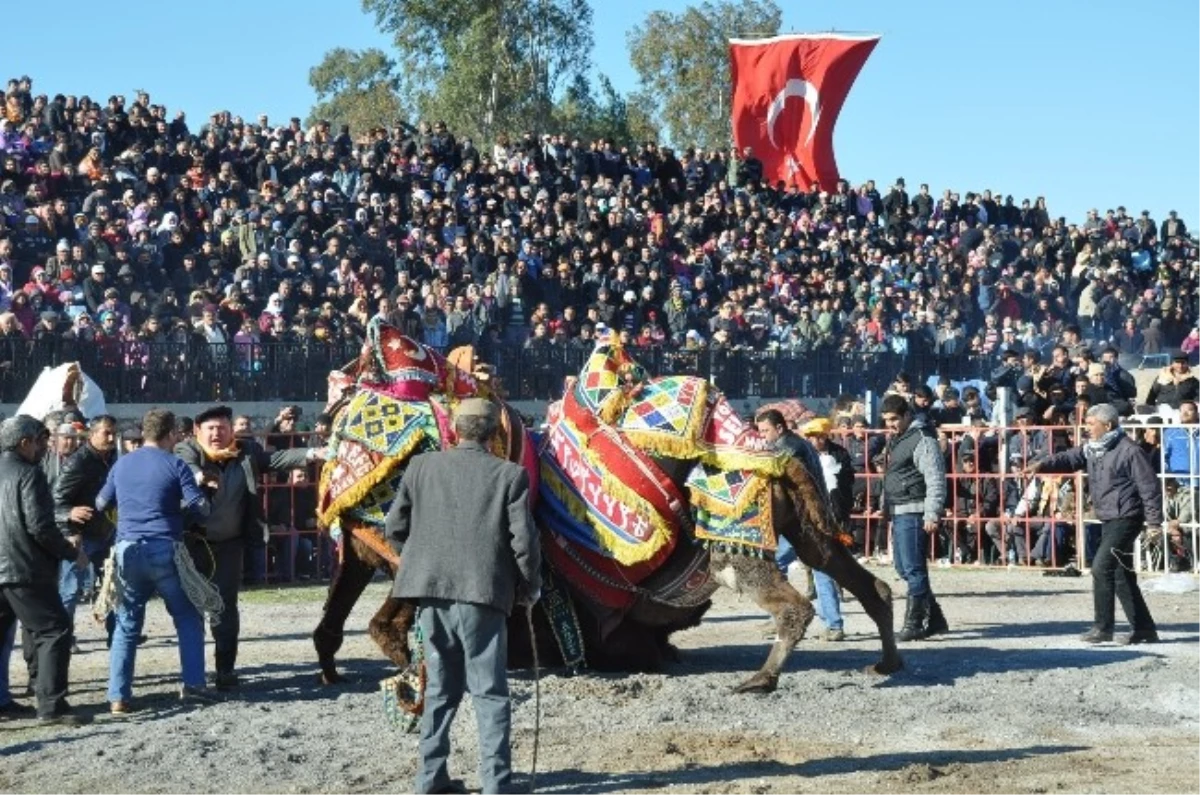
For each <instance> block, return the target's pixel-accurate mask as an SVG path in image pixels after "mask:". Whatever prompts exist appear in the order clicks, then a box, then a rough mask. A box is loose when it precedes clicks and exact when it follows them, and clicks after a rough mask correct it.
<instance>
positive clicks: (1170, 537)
mask: <svg viewBox="0 0 1200 795" xmlns="http://www.w3.org/2000/svg"><path fill="white" fill-rule="evenodd" d="M1171 435H1175V436H1176V437H1177V438H1175V439H1171V438H1170V437H1171ZM1163 437H1164V438H1163V439H1161V440H1160V441H1162V442H1168V441H1170V444H1172V445H1173V446H1174V447H1175V448H1177V449H1176V458H1177V459H1178V457H1179V452H1180V451H1182V453H1183V454H1184V455H1185V456H1186V462H1187V463H1186V464H1180V462H1179V461H1178V460H1175V461H1174V463H1172V462H1171V461H1170V460H1168V458H1167V455H1166V448H1167V445H1166V444H1163V446H1162V448H1161V449H1162V452H1161V453H1159V456H1160V467H1159V469H1160V472H1161V473H1162V474H1161V475H1160V483H1161V487H1162V489H1163V497H1164V507H1165V508H1166V514H1167V515H1166V519H1167V521H1166V522H1165V523H1164V527H1163V529H1162V532H1161V533H1160V534H1158V535H1157V536H1156V535H1154V534H1151V533H1146V534H1143V538H1141V539H1139V542H1138V544H1137V548H1136V551H1137V554H1136V565H1137V567H1138V569H1140V570H1150V571H1158V572H1167V571H1171V570H1188V571H1192V572H1193V573H1195V572H1198V571H1200V560H1198V556H1197V554H1196V552H1197V548H1198V546H1200V426H1196V425H1167V426H1165V428H1164V429H1163ZM938 438H939V442H940V444H941V445H942V447H943V452H944V455H945V458H946V462H947V466H946V478H947V484H946V507H945V513H944V514H943V516H942V519H941V521H940V523H939V525H940V526H939V529H938V532H936V533H932V534H930V538H929V548H928V556H929V559H930V560H931V561H933V562H935V563H936V564H938V565H943V566H959V565H972V566H991V565H999V566H1005V565H1013V566H1017V567H1028V568H1032V569H1047V570H1054V569H1059V570H1061V569H1063V568H1066V567H1067V566H1074V567H1075V568H1077V569H1079V570H1086V569H1087V568H1088V567H1090V565H1091V559H1092V554H1093V552H1094V550H1095V547H1096V544H1097V543H1098V541H1099V537H1100V523H1099V521H1098V520H1097V519H1096V518H1095V515H1094V514H1093V512H1092V509H1091V501H1090V498H1089V495H1088V490H1087V479H1086V478H1085V477H1084V476H1083V475H1082V474H1070V475H1062V474H1059V475H1051V474H1038V475H1033V476H1029V475H1024V474H1022V469H1023V464H1024V462H1025V461H1027V460H1033V459H1036V458H1041V457H1043V456H1045V455H1048V454H1050V453H1054V452H1059V451H1061V450H1062V449H1064V448H1065V447H1068V446H1073V445H1076V444H1079V443H1080V442H1081V441H1083V440H1084V436H1083V434H1082V429H1081V428H1077V427H1064V426H1054V427H1033V426H1009V427H1003V428H993V427H960V426H954V427H946V428H942V429H940V430H939V432H938ZM834 439H835V440H836V441H838V442H839V443H841V444H842V445H843V446H845V447H846V448H847V449H848V450H850V451H851V454H852V457H854V458H855V459H856V461H858V460H861V461H863V462H864V469H863V471H858V472H856V474H855V489H854V493H855V506H854V511H853V513H852V515H851V523H850V528H849V529H850V531H851V533H852V535H853V536H854V539H855V552H856V553H858V554H860V555H864V556H866V557H871V558H874V559H875V561H876V562H884V561H885V560H886V561H890V557H889V556H888V553H889V541H890V538H889V535H890V532H889V525H888V522H887V521H886V518H885V517H884V515H883V513H882V512H881V511H880V502H879V496H880V494H881V490H882V485H883V480H882V478H883V474H882V459H881V456H880V453H881V451H882V447H883V445H884V443H885V441H886V432H884V431H880V430H874V429H864V430H862V431H852V432H847V433H844V434H842V433H839V434H837V435H835V437H834ZM262 441H263V442H264V443H266V444H267V445H268V446H275V447H282V446H293V445H303V444H307V443H308V436H307V435H295V437H294V438H289V437H288V435H285V434H267V435H266V436H264V437H263V439H262ZM968 457H969V458H971V459H973V460H974V462H975V468H974V471H968V466H967V465H966V460H967V458H968ZM981 470H982V471H981ZM317 472H318V467H317V465H312V466H310V467H309V468H308V469H307V470H302V471H300V472H296V473H292V474H291V475H283V474H273V475H271V474H269V475H264V481H265V482H264V486H263V489H262V493H263V497H262V499H263V508H264V514H265V515H266V517H267V523H268V526H269V530H270V532H269V535H268V543H267V546H266V549H265V550H264V551H263V552H262V553H261V554H260V553H258V552H254V553H250V552H248V553H247V556H248V557H247V560H246V567H245V570H246V580H247V582H248V583H272V584H278V583H287V582H294V581H297V580H310V579H311V580H325V579H328V578H329V577H331V576H332V574H333V572H334V571H335V570H336V567H337V565H338V552H339V550H338V549H337V548H336V546H335V545H334V544H333V542H332V541H331V539H330V538H329V537H328V536H327V535H325V534H323V533H320V532H318V531H317V529H316V517H315V512H316V481H317V478H316V474H317ZM987 492H990V498H989V497H988V496H987ZM1177 564H1181V565H1177Z"/></svg>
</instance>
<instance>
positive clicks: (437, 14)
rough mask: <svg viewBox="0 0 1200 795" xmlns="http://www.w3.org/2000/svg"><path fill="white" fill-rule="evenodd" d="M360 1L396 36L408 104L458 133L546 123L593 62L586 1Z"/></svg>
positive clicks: (476, 134)
mask: <svg viewBox="0 0 1200 795" xmlns="http://www.w3.org/2000/svg"><path fill="white" fill-rule="evenodd" d="M363 9H364V10H365V11H366V12H367V13H370V14H373V15H374V17H375V22H376V24H377V25H378V26H379V28H380V29H381V30H383V31H384V32H386V33H389V34H391V36H392V39H393V41H394V43H395V47H396V52H397V60H398V62H399V64H400V69H399V70H398V72H397V88H398V93H399V95H400V97H402V98H403V100H404V102H405V104H406V105H407V106H409V107H411V109H412V110H413V112H415V113H416V114H417V115H418V116H420V117H421V118H424V119H430V120H433V119H439V120H442V121H445V122H446V124H447V125H448V126H449V127H450V128H451V129H452V130H454V131H455V133H456V134H458V135H460V136H465V137H470V138H474V139H475V140H479V141H485V142H486V141H491V140H493V139H494V138H495V136H496V135H498V134H499V133H501V132H505V133H509V134H520V133H522V132H524V131H526V130H534V131H538V132H541V131H546V130H548V128H549V125H550V123H551V119H552V114H553V110H554V98H555V97H556V96H557V95H558V94H559V92H560V89H562V88H563V87H564V86H567V85H570V84H572V83H573V82H574V81H575V80H576V79H577V78H578V77H580V76H582V75H585V74H586V73H587V70H588V66H589V59H590V52H591V48H592V11H591V7H590V6H589V5H588V3H587V0H363Z"/></svg>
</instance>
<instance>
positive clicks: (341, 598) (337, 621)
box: [313, 537, 375, 685]
mask: <svg viewBox="0 0 1200 795" xmlns="http://www.w3.org/2000/svg"><path fill="white" fill-rule="evenodd" d="M344 543H345V544H346V553H345V555H344V559H343V560H342V565H341V567H340V568H339V569H338V573H337V575H336V576H335V577H334V578H333V582H331V583H329V593H328V595H327V596H326V597H325V607H324V608H323V610H322V614H321V622H320V623H319V624H317V628H316V630H314V631H313V646H315V647H316V650H317V661H318V663H319V664H320V666H321V675H320V680H321V684H325V685H332V684H335V683H337V682H340V681H342V676H341V674H339V673H338V672H337V664H336V662H335V661H334V655H335V654H337V651H338V649H340V648H341V647H342V638H343V630H344V629H345V627H346V619H347V618H349V617H350V611H351V610H353V609H354V605H355V603H356V602H358V598H359V597H360V596H362V593H363V591H364V590H365V589H366V587H367V585H368V584H369V583H370V582H371V576H372V575H373V574H374V573H375V567H374V566H371V565H370V564H368V563H367V562H366V561H364V560H363V559H362V557H361V556H360V555H359V554H358V550H357V545H356V544H355V543H354V540H353V537H348V538H346V539H345V541H344Z"/></svg>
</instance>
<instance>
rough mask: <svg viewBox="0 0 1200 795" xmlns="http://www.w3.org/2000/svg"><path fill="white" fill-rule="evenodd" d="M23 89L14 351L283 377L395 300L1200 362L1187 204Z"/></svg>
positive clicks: (947, 355)
mask: <svg viewBox="0 0 1200 795" xmlns="http://www.w3.org/2000/svg"><path fill="white" fill-rule="evenodd" d="M0 106H2V116H3V118H2V119H0V159H2V160H0V342H2V343H3V344H2V345H0V368H4V369H5V370H11V369H13V368H14V367H15V366H17V364H18V363H19V361H20V360H21V358H22V355H23V354H28V356H27V358H31V359H32V360H33V361H35V362H40V361H41V360H40V359H38V357H39V356H48V355H53V354H48V353H46V352H45V351H44V350H43V349H49V350H54V349H56V347H61V346H64V345H65V346H67V348H68V349H69V350H70V353H69V354H68V353H63V354H60V355H61V356H68V355H74V356H75V357H76V358H81V355H80V354H79V353H78V352H79V351H82V350H90V351H94V352H95V353H93V354H92V359H91V361H94V362H95V364H96V366H97V367H98V368H99V369H103V370H106V371H119V370H124V371H130V370H132V371H135V372H137V373H141V374H142V375H141V378H142V381H140V382H138V386H139V388H140V386H141V385H142V384H143V383H144V384H146V385H147V386H149V383H150V382H152V381H156V380H159V379H157V375H166V376H167V378H172V377H175V376H178V375H179V374H181V373H184V372H195V371H197V370H203V368H204V367H206V366H208V367H210V368H215V369H221V368H225V369H229V368H233V369H235V370H239V371H241V372H244V373H250V374H252V373H254V372H256V371H260V370H262V369H264V368H267V367H270V368H273V370H274V371H275V372H278V373H285V372H288V371H289V370H290V369H292V366H291V363H288V364H285V365H283V366H279V365H278V364H276V363H272V362H268V361H266V359H267V356H268V351H270V350H272V347H271V344H272V343H277V344H286V345H287V346H290V347H289V349H290V350H293V351H300V352H301V355H302V356H309V355H315V353H314V352H316V353H319V352H320V351H322V350H329V349H331V348H336V349H337V350H338V351H339V352H340V351H342V350H353V349H355V347H356V346H357V345H358V344H359V343H360V342H361V339H362V337H363V334H364V329H365V326H366V324H367V322H368V321H369V320H370V319H371V318H372V317H374V316H377V315H378V316H382V317H385V318H387V319H389V320H391V321H392V322H393V323H394V324H396V325H398V326H400V327H401V328H403V329H404V330H405V331H406V332H407V333H408V334H409V335H410V336H412V337H415V338H417V339H420V340H422V341H424V342H426V343H428V344H430V345H432V346H435V347H437V348H446V347H449V346H454V345H457V344H462V343H476V344H477V345H478V346H479V347H480V349H481V352H482V354H483V355H484V356H485V358H486V357H493V358H494V357H497V356H499V355H500V352H502V351H512V350H517V351H525V352H529V355H533V356H537V355H542V354H544V353H546V352H548V351H549V352H553V351H556V350H561V349H586V348H587V347H588V346H589V345H590V342H589V336H590V335H591V333H593V332H594V330H595V328H596V326H597V325H598V324H600V323H603V324H606V325H607V326H609V327H611V328H613V329H615V330H617V331H618V332H619V333H620V335H621V336H622V337H623V338H625V339H626V340H627V341H628V342H629V343H630V344H632V345H636V346H640V347H642V348H643V349H645V350H664V349H667V350H669V349H684V350H688V349H691V350H696V349H701V350H708V351H738V350H745V351H750V352H764V351H778V352H780V354H784V355H805V354H808V353H811V352H814V351H815V352H831V353H834V354H837V353H841V354H849V353H864V352H865V353H872V352H874V353H885V352H888V353H894V354H898V355H903V356H907V355H912V356H919V355H924V354H931V355H934V356H938V357H942V358H943V359H944V360H953V359H954V358H956V357H963V356H968V355H984V356H996V355H1000V354H1007V353H1008V352H1010V351H1015V352H1016V353H1017V354H1018V355H1021V354H1023V353H1025V352H1027V351H1033V352H1036V353H1038V354H1039V355H1040V356H1041V358H1040V360H1039V363H1040V364H1049V360H1050V356H1051V353H1050V349H1051V347H1052V346H1053V345H1054V344H1055V343H1056V342H1057V340H1058V339H1059V337H1060V336H1061V333H1062V327H1063V326H1064V324H1067V323H1077V324H1078V325H1079V327H1080V329H1081V330H1082V333H1083V335H1084V336H1085V337H1086V338H1088V339H1092V340H1099V341H1102V342H1104V343H1105V344H1111V345H1112V346H1113V347H1115V348H1116V350H1117V351H1118V352H1119V353H1122V354H1141V355H1152V354H1156V353H1159V352H1165V351H1172V350H1177V349H1179V348H1182V349H1183V350H1184V351H1185V352H1186V353H1188V354H1189V356H1191V357H1192V361H1193V362H1194V361H1195V357H1196V355H1197V346H1198V345H1200V342H1198V340H1197V333H1196V320H1197V317H1196V313H1197V280H1198V278H1197V277H1198V270H1197V269H1198V267H1200V265H1198V259H1197V243H1196V239H1195V237H1194V236H1192V235H1190V234H1189V231H1188V229H1187V226H1186V224H1185V222H1184V220H1183V219H1181V218H1179V217H1178V216H1177V214H1176V213H1175V212H1171V213H1170V214H1169V216H1168V217H1167V218H1166V219H1165V220H1162V221H1161V222H1159V221H1158V220H1156V219H1154V218H1152V217H1151V215H1150V213H1149V212H1146V211H1142V212H1140V213H1130V212H1127V211H1126V209H1125V208H1124V207H1119V208H1116V209H1115V210H1107V211H1106V212H1104V213H1100V212H1097V211H1092V212H1089V213H1088V217H1087V218H1086V219H1085V220H1083V221H1082V222H1080V223H1072V222H1068V221H1067V219H1065V218H1061V217H1054V216H1052V215H1051V214H1050V211H1049V209H1048V207H1047V204H1046V201H1045V200H1044V199H1042V198H1040V197H1038V198H1035V199H1032V200H1030V199H1020V200H1017V199H1014V198H1013V197H1012V196H1008V195H1004V194H1003V193H1002V192H1001V191H999V190H996V191H992V190H979V191H972V192H968V193H965V194H962V195H960V194H959V193H956V192H954V191H953V190H945V191H943V192H942V193H941V194H940V195H937V194H936V193H934V192H931V190H930V188H929V186H927V185H919V186H917V187H916V189H915V190H912V191H910V190H909V186H908V185H907V184H906V182H905V180H904V179H897V180H896V181H895V182H894V183H893V184H891V185H890V186H887V187H884V188H882V189H880V188H877V186H876V183H875V182H874V181H873V180H868V181H866V182H864V183H862V184H860V185H857V186H853V185H851V184H850V183H849V182H847V181H845V180H843V181H842V182H841V183H839V185H838V187H837V189H836V190H834V191H824V190H821V189H820V188H819V187H818V186H816V185H814V186H812V187H811V188H809V189H807V190H805V189H797V188H794V187H785V186H783V185H782V184H780V185H776V186H772V185H770V184H767V183H765V182H764V181H763V179H762V165H761V163H760V162H759V161H758V160H757V159H756V158H755V156H754V153H753V152H752V151H750V150H749V149H746V150H744V151H732V150H731V151H728V152H726V151H702V150H696V149H692V148H688V149H684V150H680V151H675V150H672V149H671V148H668V147H665V146H658V145H655V144H653V143H645V144H640V145H630V146H623V145H621V144H619V143H617V142H613V141H603V140H601V141H579V140H575V139H572V138H571V137H570V136H569V135H565V134H542V135H535V134H534V133H526V134H524V135H523V136H520V137H518V138H514V139H511V140H510V139H508V138H506V137H503V136H501V137H500V139H499V140H498V141H496V142H494V143H491V142H488V143H485V142H475V141H471V140H469V139H465V138H463V139H459V138H457V137H456V136H455V135H454V134H453V132H452V131H449V130H447V129H446V126H445V125H444V124H442V123H440V122H437V123H429V122H426V121H421V122H419V123H418V124H417V125H416V126H413V125H410V124H408V123H406V122H403V121H398V122H397V123H396V124H395V126H393V127H391V128H390V129H387V128H378V129H372V130H354V131H351V130H349V129H347V128H345V127H342V128H341V129H336V130H335V129H332V128H331V126H330V124H328V123H327V122H318V123H317V124H315V125H312V126H310V127H305V126H304V125H303V124H302V123H301V121H300V119H298V118H292V119H290V120H288V121H287V122H286V123H283V124H279V123H275V122H273V121H272V120H270V119H268V118H267V117H266V116H259V117H258V118H257V119H254V120H249V119H243V118H240V117H237V116H233V115H231V114H230V113H228V112H225V111H221V112H217V113H213V114H212V115H211V116H210V117H209V118H208V119H207V120H204V121H202V122H201V123H200V124H199V125H196V124H194V123H191V122H189V120H188V119H187V118H186V117H185V115H184V114H183V113H181V112H180V113H174V114H172V113H171V112H170V111H169V110H168V109H167V107H166V106H165V105H163V104H159V103H156V102H153V101H152V100H151V98H150V97H149V96H148V95H147V94H146V93H145V92H137V93H136V94H135V95H134V96H133V97H132V99H131V100H130V99H129V98H127V97H125V96H121V95H114V96H110V97H108V98H106V99H105V100H103V101H97V100H93V99H91V98H89V97H87V96H74V95H70V96H68V95H63V94H54V95H53V96H51V95H49V94H38V93H36V91H35V90H34V87H33V81H32V80H31V79H30V78H28V77H21V78H20V79H14V80H10V81H9V82H8V83H7V86H6V87H5V89H4V91H3V94H2V95H0ZM23 346H24V347H23ZM172 346H174V347H172ZM164 351H165V353H164ZM201 354H206V355H201ZM339 355H340V354H339ZM327 358H328V357H327ZM161 359H166V360H168V361H160V360H161ZM151 360H153V361H151ZM294 361H298V360H293V361H292V363H294ZM322 361H323V360H322ZM322 366H324V364H322ZM889 377H890V376H889ZM1067 386H1068V387H1069V388H1068V391H1070V386H1071V385H1067Z"/></svg>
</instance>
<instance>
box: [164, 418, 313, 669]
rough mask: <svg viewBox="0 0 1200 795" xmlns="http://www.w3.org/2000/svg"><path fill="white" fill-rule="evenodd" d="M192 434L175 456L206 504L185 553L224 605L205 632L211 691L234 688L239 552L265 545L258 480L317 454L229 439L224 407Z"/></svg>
mask: <svg viewBox="0 0 1200 795" xmlns="http://www.w3.org/2000/svg"><path fill="white" fill-rule="evenodd" d="M195 428H196V435H195V437H194V438H192V439H189V440H187V441H185V442H182V443H180V444H179V446H177V447H176V448H175V455H177V456H179V457H180V458H181V459H183V462H184V463H185V464H187V465H188V466H189V467H191V469H192V472H193V473H195V475H196V482H197V483H199V484H200V486H201V488H203V489H204V491H205V493H206V495H207V496H208V498H209V500H210V501H211V503H212V509H211V511H210V512H209V514H208V517H207V519H206V520H205V524H204V527H203V537H202V538H195V539H192V540H191V542H190V544H189V547H190V548H191V551H192V557H193V558H194V559H195V561H196V568H197V569H199V570H200V572H201V573H202V574H204V575H205V576H206V577H208V578H209V579H211V580H212V582H213V584H215V585H216V586H217V590H219V591H220V592H221V599H222V601H223V602H224V604H225V609H224V610H222V611H221V613H220V614H219V615H218V616H216V618H215V619H214V620H213V621H212V623H211V629H212V634H213V642H214V646H215V647H216V648H215V656H216V660H215V662H216V666H215V668H216V685H217V687H218V688H219V689H229V688H232V687H236V686H237V684H238V678H237V674H235V673H234V666H235V665H236V664H237V652H238V635H239V633H240V631H241V623H240V620H239V615H238V606H237V602H238V586H239V585H240V584H241V582H242V561H243V557H244V554H245V549H246V547H251V548H259V549H261V548H263V547H265V546H266V543H267V523H266V519H265V517H264V515H263V500H262V494H261V493H260V492H259V480H260V475H261V474H262V472H263V471H272V472H283V471H286V470H290V469H299V468H301V467H303V466H305V465H307V464H308V463H309V462H310V461H313V460H315V459H318V458H322V457H323V454H322V452H321V451H320V450H318V449H316V448H305V447H298V448H295V449H292V450H279V451H276V452H274V453H268V452H266V451H264V450H263V449H262V447H260V446H259V444H258V442H255V441H254V440H252V439H235V437H234V433H233V411H232V409H230V408H229V407H228V406H213V407H211V408H209V409H206V410H205V411H203V412H201V413H200V414H198V415H196V419H195Z"/></svg>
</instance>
